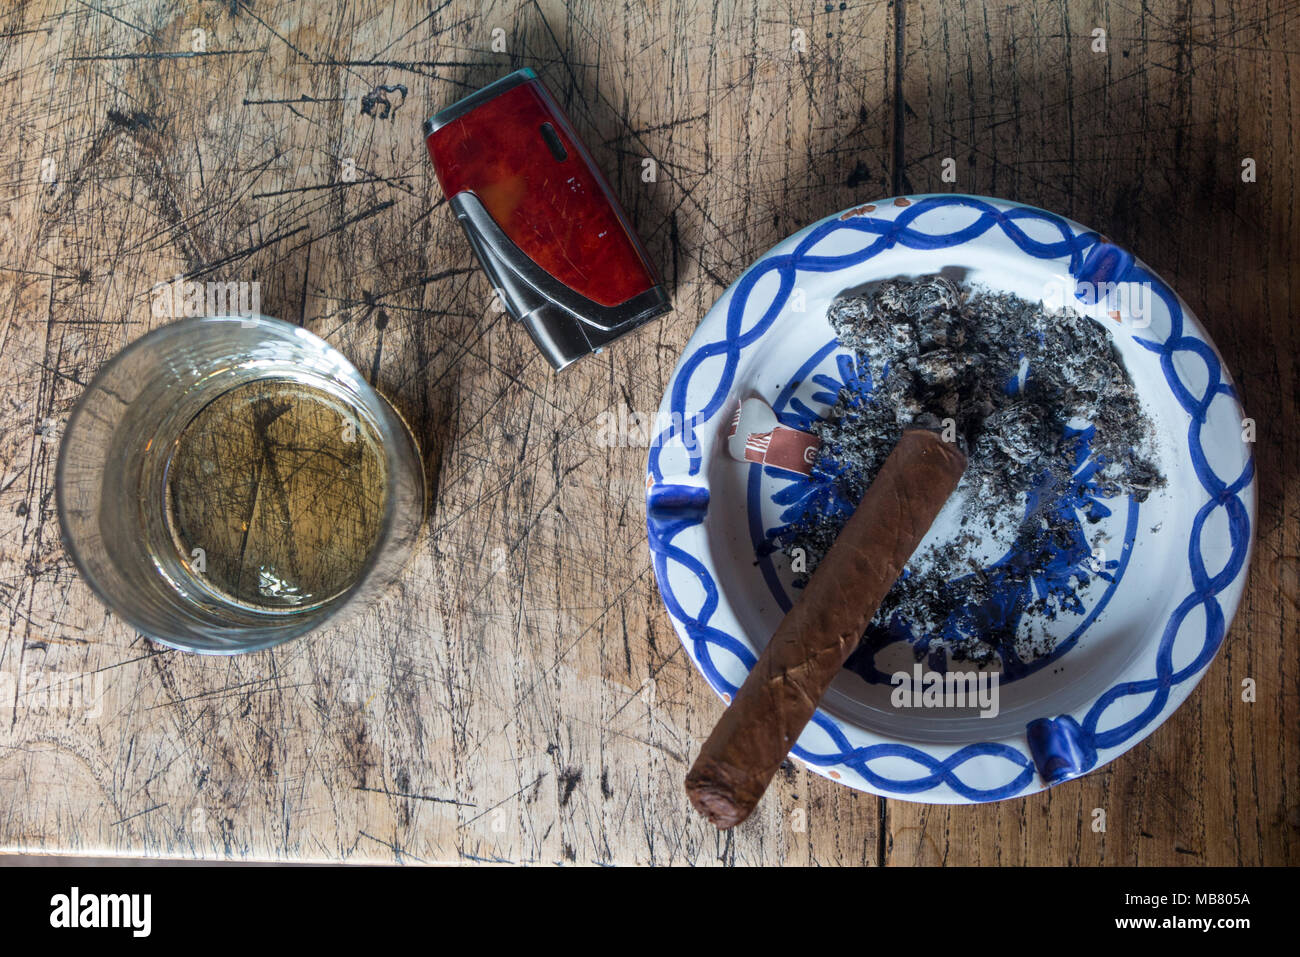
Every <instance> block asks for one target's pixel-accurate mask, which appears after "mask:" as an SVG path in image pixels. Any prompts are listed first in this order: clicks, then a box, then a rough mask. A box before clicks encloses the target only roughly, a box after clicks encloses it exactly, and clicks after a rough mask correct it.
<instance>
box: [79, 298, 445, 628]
mask: <svg viewBox="0 0 1300 957" xmlns="http://www.w3.org/2000/svg"><path fill="white" fill-rule="evenodd" d="M55 486H56V493H57V498H58V510H59V520H60V523H61V526H62V530H63V538H64V541H65V543H66V545H67V548H68V552H69V553H70V555H71V556H72V559H73V561H74V562H75V564H76V566H77V567H78V568H79V569H80V570H81V573H82V575H83V576H84V577H85V579H86V581H87V582H88V583H89V584H90V586H91V588H92V589H93V590H94V592H95V594H96V595H98V596H99V598H100V599H101V600H102V601H103V602H104V604H106V605H107V606H108V607H109V608H110V609H112V610H113V611H114V612H116V613H117V614H118V615H120V616H121V617H122V618H123V619H124V620H125V621H127V622H128V623H130V624H131V625H132V626H134V627H135V628H137V629H138V630H140V631H142V632H144V633H145V634H146V635H149V636H150V637H152V638H154V639H156V640H157V641H160V642H162V643H163V644H165V645H170V646H172V647H174V648H180V649H182V650H186V651H197V652H203V653H207V654H233V653H236V652H243V651H253V650H256V649H260V648H269V647H271V646H272V645H276V644H279V643H280V642H283V641H287V640H288V639H290V638H294V637H296V636H298V635H301V634H303V633H305V632H307V631H310V630H312V629H314V628H317V627H319V626H320V625H322V624H324V623H325V622H326V621H328V620H331V619H335V618H336V616H338V615H339V613H340V612H342V611H343V610H344V609H345V608H346V609H348V610H349V611H351V610H355V609H357V608H359V607H362V606H364V605H365V604H366V603H368V602H369V601H370V600H372V599H373V598H375V597H376V596H378V595H379V594H380V593H381V592H382V591H383V590H384V589H385V588H386V587H387V586H388V585H389V584H390V583H391V582H392V581H393V580H394V579H395V578H396V576H397V575H398V573H399V572H400V571H401V568H402V566H403V565H404V564H405V561H406V559H407V557H408V556H409V554H410V552H411V549H412V546H413V545H414V543H415V539H416V536H417V535H418V533H419V530H420V527H421V525H422V524H423V520H424V508H425V480H424V468H423V465H422V463H421V459H420V453H419V449H418V447H417V446H416V444H415V440H414V438H413V437H412V435H411V433H410V430H409V429H408V428H407V427H406V425H405V423H404V422H403V421H402V419H401V417H400V416H399V415H398V413H397V412H396V410H394V409H393V407H392V406H391V405H389V404H388V402H387V401H386V400H385V399H384V398H383V397H382V396H381V395H380V394H379V393H378V392H376V391H375V390H374V389H373V388H371V386H370V385H369V383H367V382H366V380H365V379H364V378H362V376H361V374H360V373H359V372H358V371H357V370H356V368H355V367H353V365H352V364H351V363H350V362H348V360H347V359H346V358H345V357H344V356H343V355H342V353H340V352H339V351H338V350H336V349H334V348H333V347H332V346H330V345H329V344H327V343H326V342H324V341H323V340H322V339H320V338H318V337H317V336H315V335H313V334H312V333H310V332H308V331H307V330H305V329H301V328H299V327H297V326H294V325H291V324H289V323H287V322H281V321H280V320H278V319H271V318H268V317H266V316H253V317H251V318H249V317H240V316H222V317H202V318H194V319H182V320H180V321H178V322H174V323H171V324H169V325H166V326H163V327H161V328H159V329H156V330H154V331H153V332H150V333H149V334H147V335H146V336H144V337H143V338H141V339H139V340H137V341H136V342H134V343H132V344H131V345H130V346H128V347H127V348H126V349H125V350H123V351H122V352H121V353H119V354H118V355H117V356H115V357H114V358H113V359H112V360H110V361H109V362H108V364H107V365H105V366H104V367H103V368H102V369H101V370H100V371H99V373H98V374H97V375H96V376H95V378H94V380H93V381H92V382H91V383H90V385H89V386H88V387H87V388H86V391H85V393H84V394H83V395H82V396H81V398H80V400H79V401H78V403H77V405H76V407H75V408H74V409H73V412H72V415H71V416H70V418H69V420H68V425H67V429H66V430H65V433H64V437H63V444H62V447H61V448H60V450H59V464H58V474H57V477H56V482H55Z"/></svg>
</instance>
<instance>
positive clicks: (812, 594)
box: [686, 429, 966, 828]
mask: <svg viewBox="0 0 1300 957" xmlns="http://www.w3.org/2000/svg"><path fill="white" fill-rule="evenodd" d="M965 468H966V456H964V455H963V454H962V453H961V450H960V449H958V448H957V446H956V445H954V444H952V443H948V442H944V441H943V440H942V439H940V438H939V436H938V435H937V434H935V433H934V432H929V431H924V430H920V429H909V430H908V431H905V432H904V433H903V436H902V438H900V439H899V440H898V444H897V445H896V446H894V449H893V451H892V452H890V453H889V457H888V458H887V459H885V463H884V465H882V466H881V467H880V472H879V473H878V474H877V475H876V480H875V481H874V482H872V483H871V487H870V488H868V489H867V492H866V494H865V495H864V496H862V501H861V502H860V503H859V504H858V507H857V510H856V511H855V512H854V513H853V515H852V516H851V517H850V518H849V520H848V522H847V524H845V526H844V530H843V531H842V532H840V535H839V537H838V538H837V539H836V540H835V544H834V545H832V546H831V548H830V551H828V552H827V553H826V557H825V558H823V559H822V561H821V563H820V564H819V565H818V566H817V569H816V571H814V572H813V575H812V577H811V578H810V579H809V581H808V585H807V587H805V588H804V589H803V594H802V595H800V596H799V598H798V600H797V601H796V602H795V605H794V607H793V608H791V609H790V612H789V613H788V614H787V615H786V616H785V618H784V619H782V621H781V624H780V625H779V626H778V627H777V629H776V633H775V634H774V635H773V636H772V640H771V641H769V642H768V644H767V647H766V648H764V649H763V652H762V654H760V655H759V657H758V662H757V664H755V665H754V668H753V670H752V671H750V673H749V677H747V678H746V679H745V681H744V683H743V684H742V685H741V686H740V690H739V691H737V692H736V698H735V700H734V701H732V702H731V705H730V707H728V708H727V710H726V711H724V712H723V714H722V718H721V719H720V720H719V721H718V724H717V726H716V727H715V728H714V729H713V733H712V734H710V735H709V738H708V740H707V741H705V742H704V747H703V749H702V750H701V751H700V755H699V757H697V758H696V759H695V765H694V766H693V767H692V768H691V771H690V774H688V775H687V776H686V793H687V795H688V796H689V797H690V799H691V803H692V804H693V805H695V809H696V810H697V811H699V812H700V813H701V814H702V815H704V817H706V818H707V819H708V820H709V821H711V822H712V823H714V824H716V825H717V826H718V827H720V828H729V827H734V826H735V825H737V824H739V823H740V822H741V821H743V820H744V819H745V818H747V817H749V815H750V812H751V811H753V810H754V807H755V806H756V805H757V804H758V801H759V799H760V798H761V797H762V796H763V792H764V791H766V790H767V786H768V784H769V782H771V780H772V777H773V775H775V774H776V770H777V768H779V767H780V766H781V762H782V761H784V760H785V757H786V755H787V754H789V753H790V749H791V748H792V747H794V743H795V741H796V740H798V738H799V734H800V733H801V732H802V731H803V729H804V727H805V726H806V725H807V724H808V722H809V721H810V720H812V716H813V712H815V711H816V710H817V703H818V702H819V701H821V698H822V695H824V694H825V693H826V689H827V688H829V687H830V684H831V681H832V680H833V679H834V678H835V675H836V674H837V673H838V672H839V670H840V668H841V667H843V665H844V662H845V660H846V659H847V658H848V657H849V655H850V654H852V653H853V649H854V648H856V647H857V645H858V641H859V640H860V639H861V638H862V633H863V632H864V631H865V630H866V627H867V624H868V623H869V622H870V621H871V619H872V618H873V617H874V616H875V614H876V609H877V608H879V607H880V603H881V602H882V601H883V600H884V598H885V595H886V594H887V593H888V592H889V589H890V588H892V587H893V585H894V582H895V581H897V580H898V576H899V575H900V574H902V571H903V566H904V565H906V564H907V560H908V559H909V558H911V557H912V553H913V552H914V551H916V546H917V545H919V544H920V542H921V539H922V538H924V537H925V533H926V532H927V531H928V530H929V528H930V525H931V524H932V523H933V522H934V519H935V516H936V515H938V514H939V510H940V509H941V508H943V504H944V502H946V501H948V497H949V496H950V495H951V494H952V492H953V489H955V488H956V487H957V483H958V482H959V481H960V480H961V475H962V472H963V471H964V470H965Z"/></svg>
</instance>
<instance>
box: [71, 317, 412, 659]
mask: <svg viewBox="0 0 1300 957" xmlns="http://www.w3.org/2000/svg"><path fill="white" fill-rule="evenodd" d="M216 323H222V324H224V323H239V324H240V325H242V326H244V327H245V328H249V327H257V326H261V327H263V328H270V329H276V330H279V331H289V330H291V331H292V332H293V333H294V334H295V335H302V336H304V337H305V338H307V339H308V340H311V341H313V342H314V343H315V344H316V345H318V346H319V347H321V348H322V349H324V350H327V351H328V352H330V353H333V355H334V356H335V357H337V358H338V359H339V360H341V363H342V365H343V367H345V368H347V369H350V370H351V371H352V372H353V373H354V374H355V376H356V379H357V381H358V382H359V383H360V385H361V386H362V387H363V388H364V389H365V390H368V392H369V394H370V395H373V396H374V397H375V398H376V399H378V400H379V402H381V403H382V404H383V405H384V407H385V408H387V409H388V410H389V411H390V412H392V413H393V417H394V418H395V419H396V420H397V421H398V423H399V424H400V425H401V432H402V436H401V438H404V440H405V441H407V442H409V443H410V445H411V449H412V451H413V452H414V456H413V458H414V459H415V464H416V468H417V470H418V473H419V474H418V478H419V482H418V485H419V491H420V521H419V525H423V524H424V522H425V520H426V518H427V517H428V509H429V479H428V475H427V474H426V472H425V468H424V455H423V450H422V449H421V448H420V443H419V440H417V439H416V437H415V433H414V432H413V431H412V430H411V427H410V424H409V423H408V422H407V421H406V417H405V416H404V415H402V414H401V412H399V411H398V409H397V407H396V406H395V405H393V403H392V402H390V401H389V400H388V398H387V397H386V396H385V395H384V394H383V393H381V392H380V391H379V390H378V389H376V388H375V387H374V386H373V385H371V384H370V383H369V382H367V381H366V379H365V377H364V376H363V375H362V374H361V370H360V369H358V368H357V365H356V363H354V362H353V361H352V360H351V359H349V358H348V357H347V356H345V355H344V354H343V353H342V352H340V351H339V350H338V349H337V348H336V347H335V346H333V345H331V344H330V343H329V342H327V341H326V340H325V339H323V338H321V337H320V336H318V335H317V334H316V333H314V332H312V331H311V330H310V329H308V328H307V327H305V326H299V325H295V324H294V323H292V322H287V321H285V320H284V319H277V318H275V317H274V316H268V315H265V314H264V313H254V314H252V315H249V316H237V315H221V316H186V317H184V318H182V319H177V320H176V321H174V322H168V323H164V324H163V325H161V326H158V327H156V328H154V329H150V330H149V331H148V332H146V333H145V334H144V335H142V336H140V337H139V338H137V339H133V340H132V341H131V342H128V343H127V344H126V345H125V346H123V347H122V348H121V349H119V350H118V351H117V352H115V353H114V354H113V355H112V356H110V357H109V358H108V359H107V360H106V361H105V362H104V363H103V364H102V365H101V366H100V367H99V368H98V369H97V370H96V371H95V374H94V375H93V376H91V377H90V381H89V382H87V383H86V386H85V388H83V389H82V391H81V395H79V396H77V400H76V402H74V403H73V406H72V410H71V411H70V412H69V413H68V421H67V423H66V424H65V425H64V428H63V433H62V436H61V438H60V440H59V454H58V456H57V457H56V459H55V465H54V506H55V512H57V513H58V521H59V538H60V539H61V541H62V544H63V548H64V550H65V551H66V552H67V554H68V557H69V558H70V559H71V561H72V564H73V567H74V568H75V569H76V571H77V573H78V576H79V577H80V578H81V580H82V581H83V582H85V583H86V585H87V586H88V587H89V588H90V590H91V592H92V593H93V594H94V595H95V597H96V598H97V599H99V602H100V604H102V605H103V606H104V607H105V608H106V609H108V610H109V611H111V612H112V613H113V614H115V615H117V616H118V617H119V618H121V619H122V621H124V622H125V623H126V624H127V625H129V626H130V627H131V628H133V629H135V631H137V632H139V633H140V634H142V635H144V636H145V637H146V638H148V639H149V640H150V641H155V642H157V643H158V644H160V645H164V646H166V647H167V648H171V649H175V650H176V651H183V652H187V653H190V654H198V655H208V656H212V657H229V656H232V655H239V654H248V653H251V652H255V651H266V650H268V649H270V648H274V647H276V646H278V645H282V644H284V643H285V642H287V641H292V640H293V639H294V638H301V637H302V636H304V635H307V634H310V633H312V632H316V631H320V630H321V629H323V628H325V627H326V626H327V625H328V624H329V623H330V622H331V621H333V620H334V619H335V618H336V617H337V616H338V615H339V614H340V613H342V612H344V611H346V610H347V609H348V608H349V607H350V606H351V604H352V601H353V599H354V598H355V597H356V595H357V593H358V592H359V591H360V590H361V589H362V588H363V587H365V586H366V585H367V584H369V582H370V577H371V575H372V574H373V573H374V571H375V567H376V566H377V565H378V563H379V553H380V552H381V551H382V547H381V545H382V543H383V542H384V540H385V539H387V538H388V537H389V536H390V535H391V534H392V531H393V527H394V524H395V519H396V510H397V506H396V503H395V502H394V500H393V496H392V494H391V493H392V492H393V491H394V488H395V485H396V482H397V471H398V470H396V469H394V468H391V467H390V468H388V469H387V472H388V475H387V480H386V482H385V485H386V487H387V489H386V490H387V491H388V492H389V493H390V494H389V496H388V501H387V502H386V503H385V506H384V517H383V521H382V523H381V526H380V535H379V537H378V538H377V539H376V545H375V547H374V548H372V549H371V551H370V554H369V555H367V556H366V560H365V563H364V564H363V565H362V568H361V571H360V573H359V574H358V575H357V579H356V581H354V582H353V583H352V584H351V585H350V586H348V588H347V589H345V590H344V591H342V592H340V593H339V594H338V595H337V596H336V597H335V600H334V602H333V604H332V606H331V607H330V608H328V610H326V611H325V612H324V613H323V614H322V616H321V617H320V618H316V619H312V620H311V621H309V622H306V623H303V624H302V625H300V626H297V627H292V628H288V629H286V630H285V632H284V633H283V634H280V633H278V632H277V633H276V634H274V635H272V636H269V637H266V638H262V639H259V640H257V641H252V642H249V643H247V644H244V645H240V646H239V647H235V648H203V647H196V646H194V645H192V644H187V643H185V642H184V640H183V639H177V638H170V637H164V636H162V635H159V634H157V633H155V631H154V630H153V629H152V628H147V627H145V626H144V625H143V624H141V622H140V621H139V620H138V619H137V617H136V616H135V614H134V613H133V612H132V611H131V610H130V609H129V608H128V607H127V606H126V605H125V604H124V603H122V602H120V601H117V600H116V599H114V598H113V597H112V596H111V595H110V594H109V593H108V592H106V591H105V590H104V589H103V588H102V587H101V586H100V584H99V582H98V581H97V580H96V577H95V575H94V574H93V573H92V572H91V571H90V569H89V567H88V566H87V564H86V561H85V559H84V557H83V556H82V553H81V551H80V550H79V549H78V547H77V544H76V539H75V538H74V536H73V535H72V533H71V530H70V529H69V528H68V521H67V517H66V511H67V510H66V508H65V504H66V503H65V498H64V495H65V493H64V487H65V483H64V481H63V479H64V473H65V468H66V465H67V455H68V441H67V439H68V436H69V435H71V434H72V431H73V428H74V426H76V425H77V423H78V422H79V421H80V419H81V417H82V416H83V415H84V414H85V412H86V409H85V406H86V399H87V397H88V396H89V395H90V394H91V393H92V391H93V390H95V389H96V388H101V389H102V387H103V382H104V380H105V379H107V378H108V376H109V375H110V374H111V373H112V372H113V371H114V370H115V369H116V368H118V367H119V366H120V365H121V364H122V363H123V362H124V361H126V359H127V358H129V357H130V356H132V355H135V354H136V353H138V352H143V351H145V350H146V349H148V348H149V347H150V346H152V345H155V344H156V343H157V341H158V340H159V339H161V338H163V337H164V336H166V335H170V334H175V332H176V328H177V327H178V326H184V325H206V324H216ZM390 457H391V453H390ZM389 465H390V466H391V465H392V463H391V462H390V463H389ZM408 557H409V556H408Z"/></svg>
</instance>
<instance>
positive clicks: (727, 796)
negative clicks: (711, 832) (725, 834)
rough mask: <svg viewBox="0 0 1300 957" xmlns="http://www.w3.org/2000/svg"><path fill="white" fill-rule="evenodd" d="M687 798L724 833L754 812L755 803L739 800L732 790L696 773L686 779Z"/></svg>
mask: <svg viewBox="0 0 1300 957" xmlns="http://www.w3.org/2000/svg"><path fill="white" fill-rule="evenodd" d="M686 796H687V797H688V798H690V801H691V806H692V807H694V808H695V810H697V811H698V812H699V813H700V816H701V817H703V818H704V819H705V820H706V821H708V822H709V823H710V824H712V825H713V826H714V827H716V828H718V829H719V830H723V831H725V830H727V829H728V828H732V827H735V826H736V825H737V824H739V823H740V822H741V821H743V820H745V818H747V817H749V814H750V812H751V811H753V810H754V805H753V803H750V804H745V803H744V802H743V801H739V800H737V797H736V795H735V793H734V792H733V791H732V790H731V788H729V787H727V786H726V785H724V784H720V783H718V782H716V781H711V780H708V779H707V778H705V777H703V776H702V775H697V774H694V773H692V774H691V775H690V776H688V777H687V778H686Z"/></svg>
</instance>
